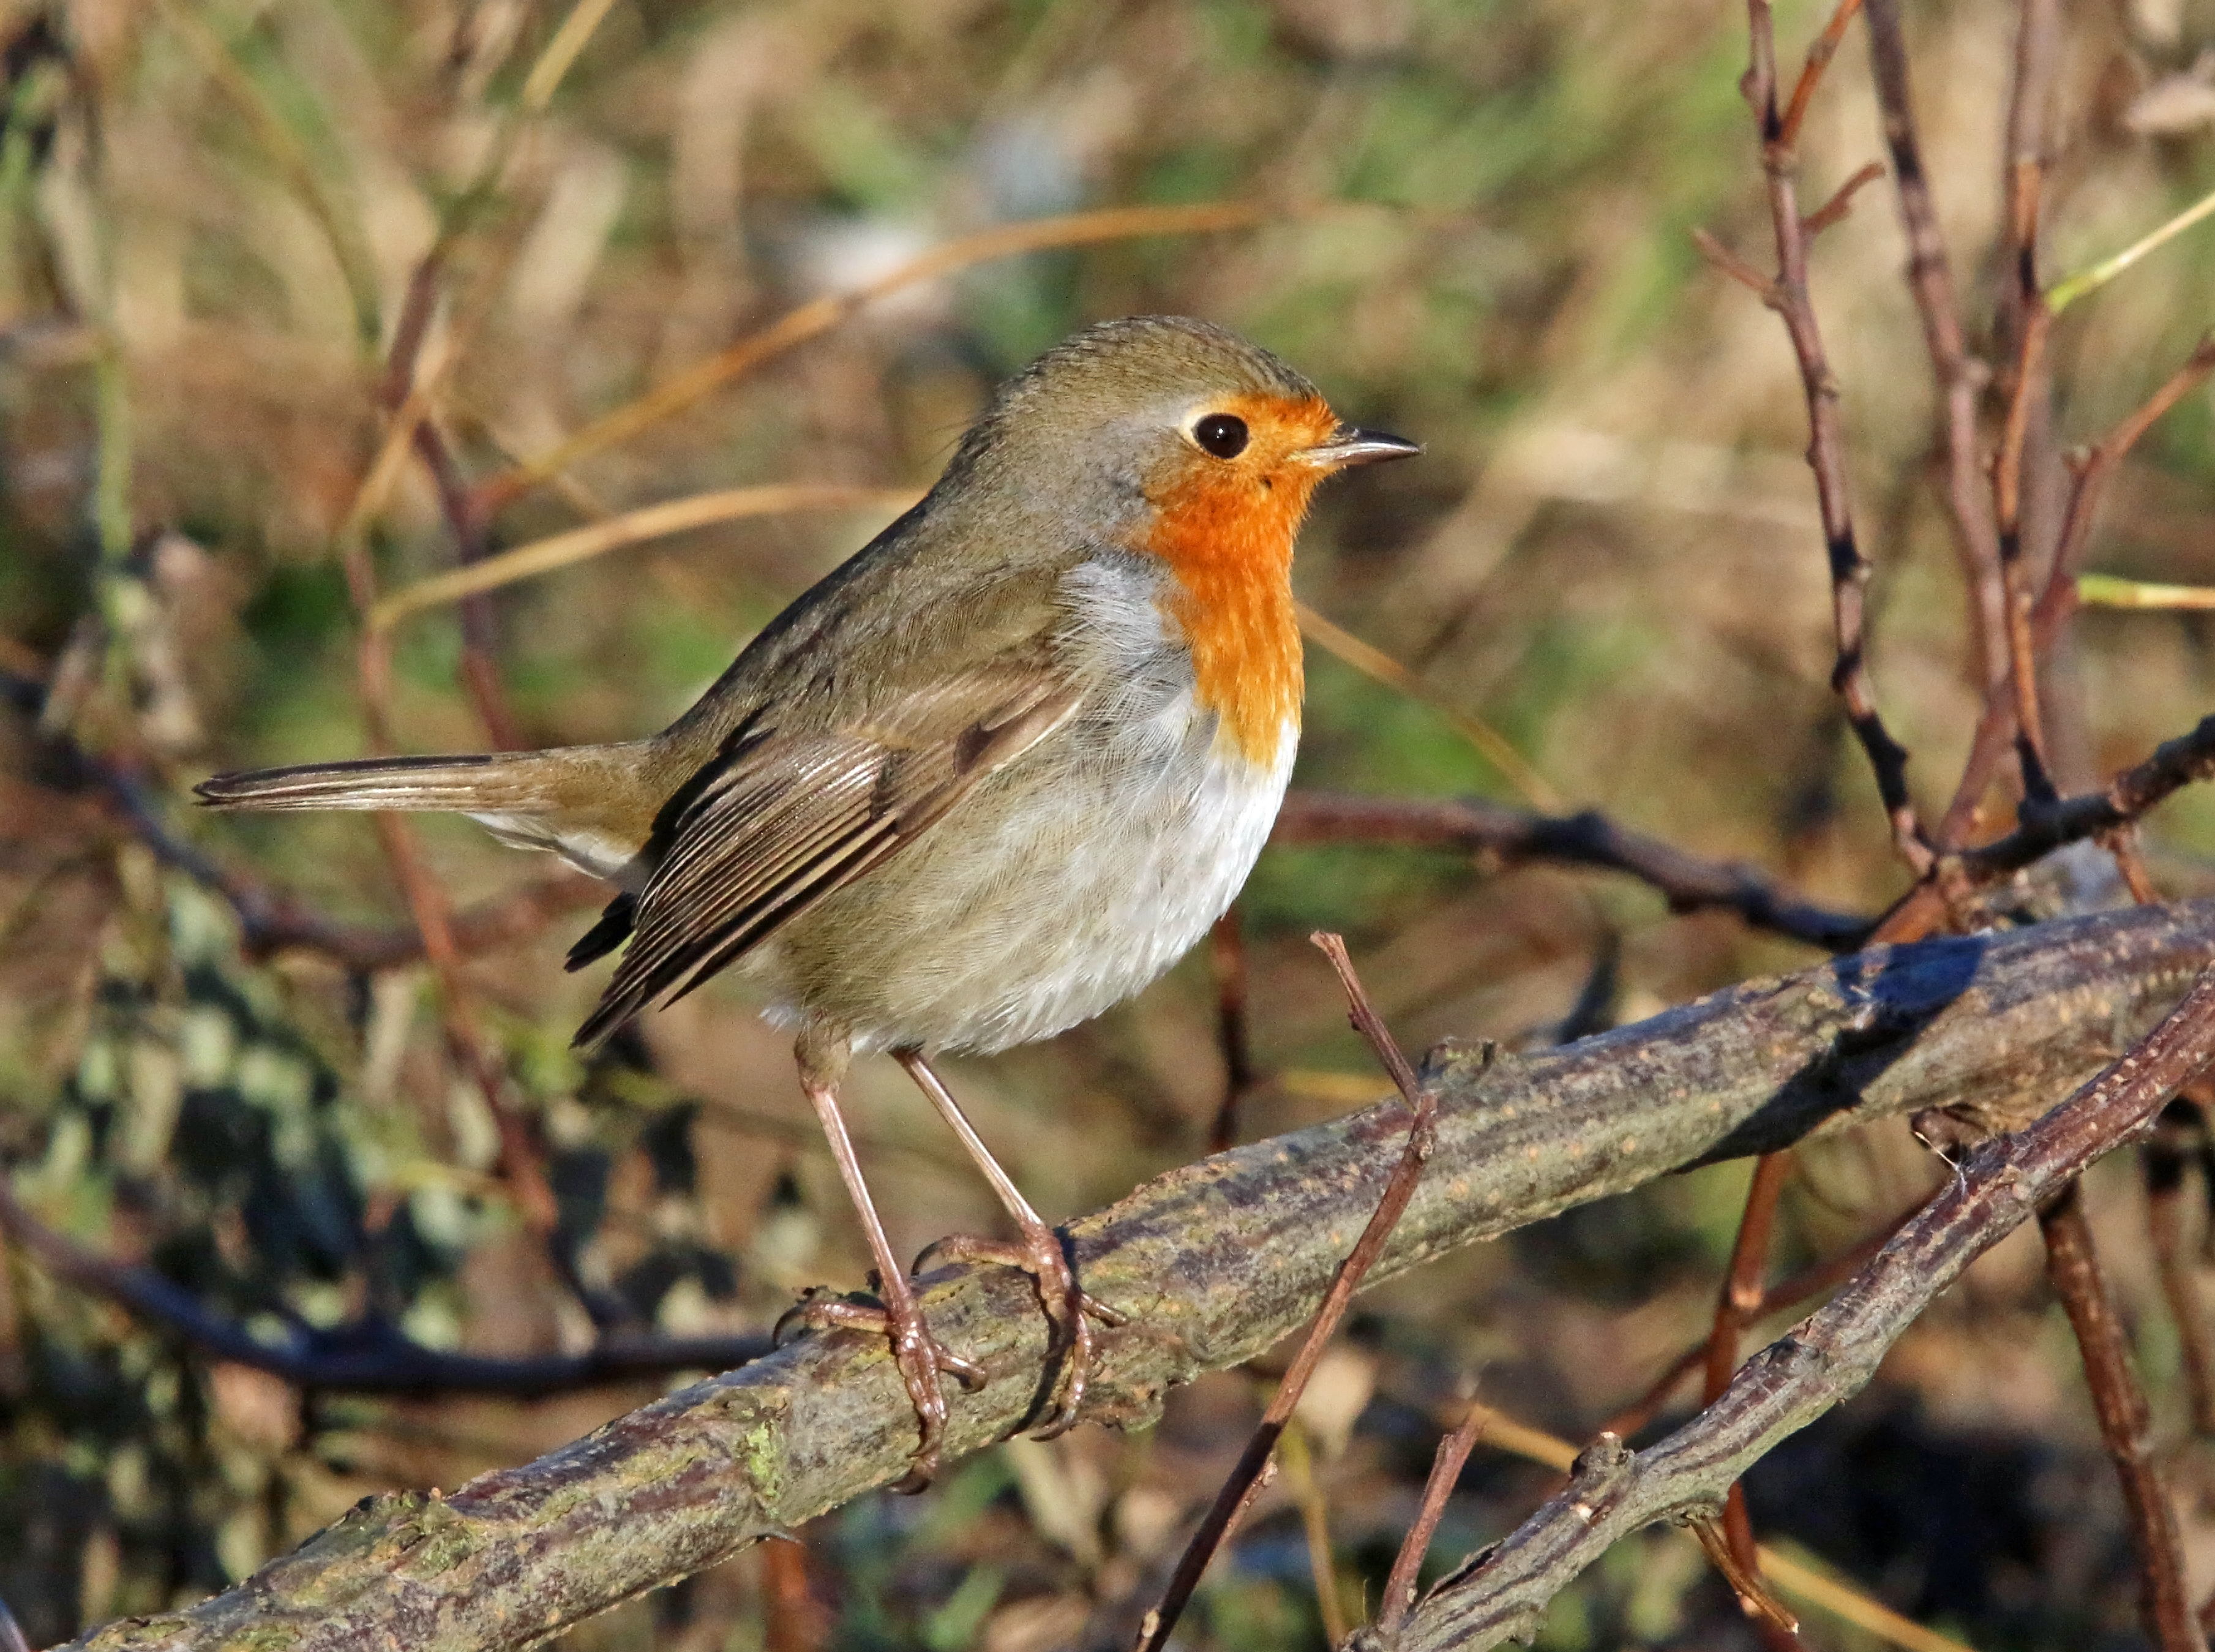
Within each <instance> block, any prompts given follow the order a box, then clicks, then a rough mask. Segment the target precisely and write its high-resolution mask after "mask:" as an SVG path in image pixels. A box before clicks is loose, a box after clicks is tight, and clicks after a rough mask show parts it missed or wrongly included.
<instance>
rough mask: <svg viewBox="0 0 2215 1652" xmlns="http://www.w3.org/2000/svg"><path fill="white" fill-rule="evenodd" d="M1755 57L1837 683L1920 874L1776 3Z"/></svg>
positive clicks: (1754, 12) (1756, 2) (1920, 854)
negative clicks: (1879, 673) (1806, 216)
mask: <svg viewBox="0 0 2215 1652" xmlns="http://www.w3.org/2000/svg"><path fill="white" fill-rule="evenodd" d="M1746 13H1747V29H1748V34H1750V36H1751V38H1752V62H1751V64H1750V66H1749V67H1748V69H1747V71H1746V79H1745V82H1744V83H1743V89H1744V91H1745V93H1746V101H1747V102H1748V103H1749V104H1751V105H1752V108H1753V112H1754V119H1755V121H1756V122H1757V124H1758V129H1759V133H1760V138H1761V166H1762V173H1763V175H1764V179H1765V180H1766V181H1767V187H1768V193H1769V207H1770V223H1771V225H1772V228H1773V230H1774V231H1775V238H1776V266H1777V268H1776V282H1775V284H1774V286H1773V288H1772V296H1771V297H1770V305H1771V307H1772V308H1773V309H1775V310H1776V313H1777V315H1778V316H1780V317H1781V318H1782V321H1783V322H1784V328H1785V331H1786V333H1787V334H1788V335H1789V336H1790V339H1791V341H1792V351H1793V354H1794V356H1795V359H1797V360H1798V362H1799V365H1800V378H1801V384H1802V385H1803V386H1804V389H1805V392H1806V396H1807V423H1808V436H1809V439H1808V446H1807V462H1808V465H1809V467H1810V468H1811V469H1812V470H1813V472H1814V476H1815V495H1816V501H1817V503H1818V505H1819V507H1820V510H1821V513H1822V523H1823V540H1824V544H1825V546H1826V547H1827V549H1828V551H1829V556H1830V567H1831V605H1832V629H1833V630H1834V631H1835V633H1836V636H1837V640H1838V661H1837V664H1836V666H1834V667H1833V668H1832V674H1831V685H1832V688H1833V690H1835V691H1837V693H1838V697H1839V699H1840V700H1841V701H1842V702H1843V703H1844V707H1845V712H1846V721H1847V723H1848V725H1849V726H1850V728H1852V729H1853V731H1854V736H1855V738H1856V740H1858V741H1859V742H1860V744H1861V747H1862V752H1863V754H1864V755H1865V756H1866V757H1867V758H1868V763H1869V767H1870V769H1871V771H1873V772H1874V776H1875V778H1876V786H1877V795H1878V796H1879V797H1880V798H1881V800H1882V801H1883V804H1884V811H1885V817H1886V819H1887V821H1889V823H1890V825H1891V827H1892V838H1893V848H1894V850H1895V851H1897V852H1898V854H1899V857H1900V858H1901V859H1902V860H1903V861H1905V863H1907V866H1908V869H1910V870H1911V871H1912V872H1913V873H1914V874H1915V875H1917V877H1918V878H1919V877H1921V876H1923V875H1925V874H1926V873H1927V872H1929V870H1930V863H1931V853H1930V844H1928V843H1927V842H1926V841H1925V840H1924V834H1923V827H1922V823H1921V822H1920V821H1919V820H1917V817H1916V813H1915V804H1914V801H1913V800H1912V798H1911V797H1910V796H1909V795H1908V790H1907V751H1906V748H1905V747H1904V746H1901V745H1900V744H1899V741H1897V740H1894V739H1893V737H1892V734H1891V733H1890V731H1889V730H1887V728H1886V727H1885V725H1884V719H1883V717H1882V715H1881V714H1880V713H1879V712H1878V710H1877V707H1876V692H1875V689H1874V685H1873V684H1872V683H1871V681H1870V678H1869V671H1868V654H1867V649H1868V636H1867V630H1866V618H1867V611H1868V580H1869V574H1870V568H1869V563H1868V559H1867V558H1866V557H1864V556H1862V551H1861V546H1860V544H1859V542H1858V541H1857V540H1856V537H1855V533H1854V520H1853V507H1852V503H1851V500H1850V488H1849V487H1848V483H1847V474H1846V448H1845V431H1844V426H1843V425H1842V424H1841V422H1840V421H1839V417H1838V380H1837V378H1836V377H1835V376H1834V375H1833V374H1832V372H1831V365H1830V359H1829V358H1828V356H1827V355H1826V354H1825V352H1824V348H1823V335H1822V329H1821V327H1820V326H1819V323H1818V322H1817V321H1816V319H1815V309H1814V304H1813V301H1812V300H1811V299H1810V298H1809V296H1808V289H1807V224H1806V223H1805V222H1804V220H1803V219H1802V218H1801V213H1800V200H1799V195H1798V193H1797V190H1796V188H1795V177H1796V174H1797V171H1798V164H1799V163H1798V158H1797V157H1796V156H1795V154H1794V153H1793V150H1792V147H1791V145H1790V144H1789V143H1788V142H1786V141H1784V127H1783V120H1782V117H1781V116H1780V115H1779V114H1778V112H1777V107H1776V37H1775V21H1774V18H1773V16H1772V15H1771V13H1770V4H1769V0H1747V6H1746Z"/></svg>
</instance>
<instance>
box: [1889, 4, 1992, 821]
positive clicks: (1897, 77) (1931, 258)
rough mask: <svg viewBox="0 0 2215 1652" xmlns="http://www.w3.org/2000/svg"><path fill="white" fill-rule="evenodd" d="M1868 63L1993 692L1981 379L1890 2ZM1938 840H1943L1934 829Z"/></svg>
mask: <svg viewBox="0 0 2215 1652" xmlns="http://www.w3.org/2000/svg"><path fill="white" fill-rule="evenodd" d="M1867 11H1868V36H1869V60H1870V64H1871V67H1872V68H1873V70H1874V75H1875V80H1876V94H1877V102H1878V104H1879V106H1880V107H1881V108H1882V110H1883V113H1884V137H1885V144H1886V146H1887V148H1888V149H1889V150H1891V152H1892V175H1893V181H1894V185H1895V187H1896V189H1897V192H1898V194H1899V216H1900V221H1901V224H1903V226H1904V227H1905V230H1906V234H1907V285H1908V289H1909V291H1910V292H1912V293H1913V294H1914V296H1915V308H1916V310H1917V313H1918V314H1919V315H1920V316H1922V318H1923V339H1924V347H1925V348H1926V349H1927V350H1928V351H1929V352H1930V365H1931V369H1932V372H1934V374H1935V375H1936V378H1937V380H1938V390H1939V396H1940V399H1941V402H1942V406H1943V408H1944V412H1943V414H1942V419H1941V424H1942V429H1943V431H1944V436H1945V448H1946V502H1947V506H1948V516H1949V518H1950V519H1951V520H1952V523H1953V526H1954V549H1955V551H1956V553H1957V554H1958V555H1959V556H1960V560H1961V571H1962V575H1963V578H1964V580H1965V581H1966V583H1967V586H1968V592H1969V609H1970V612H1971V614H1972V616H1973V624H1972V628H1971V636H1972V639H1973V642H1974V644H1975V653H1976V658H1977V661H1978V668H1979V673H1980V676H1981V679H1982V680H1983V682H1984V683H1985V685H1986V687H1987V688H1989V687H1991V686H1992V685H1996V684H1997V682H1998V680H1999V678H2000V674H2001V673H2002V672H2003V671H2004V669H2005V662H2006V659H2007V609H2006V597H2005V594H2004V593H2003V590H2002V586H2001V581H2000V565H1999V562H2000V547H1999V531H1998V530H1997V527H1996V526H1995V525H1993V522H1992V512H1991V495H1990V494H1988V493H1987V492H1986V491H1985V479H1984V472H1983V468H1982V466H1981V464H1979V459H1978V453H1977V397H1978V395H1979V392H1980V391H1981V390H1983V388H1984V384H1985V379H1986V378H1988V377H1989V371H1988V370H1987V369H1986V368H1985V365H1984V364H1983V363H1982V362H1980V361H1978V360H1976V359H1974V358H1973V357H1972V356H1971V355H1970V354H1969V350H1968V346H1967V342H1966V341H1964V339H1963V336H1962V331H1961V315H1960V304H1959V301H1958V300H1957V298H1955V295H1954V272H1953V266H1952V263H1951V262H1950V261H1949V260H1948V256H1947V253H1946V237H1945V234H1944V232H1943V231H1942V230H1941V229H1940V227H1939V223H1938V209H1937V206H1936V202H1935V201H1933V200H1932V199H1931V195H1930V176H1929V175H1928V174H1927V173H1926V172H1925V171H1924V165H1923V144H1922V139H1921V137H1920V136H1919V134H1918V133H1917V127H1916V120H1915V100H1914V95H1913V92H1912V90H1911V87H1910V85H1909V81H1908V68H1907V46H1906V43H1905V39H1904V38H1903V36H1902V34H1901V29H1900V20H1899V0H1868V4H1867ZM1939 841H1940V842H1941V844H1945V843H1947V842H1948V839H1947V838H1946V837H1945V835H1944V832H1943V829H1942V830H1941V833H1940V838H1939Z"/></svg>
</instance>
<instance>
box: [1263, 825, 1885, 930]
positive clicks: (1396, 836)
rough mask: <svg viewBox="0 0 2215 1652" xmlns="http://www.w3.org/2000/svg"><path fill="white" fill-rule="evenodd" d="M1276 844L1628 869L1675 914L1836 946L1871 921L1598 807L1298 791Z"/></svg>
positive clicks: (1274, 837)
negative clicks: (1623, 822) (1551, 810)
mask: <svg viewBox="0 0 2215 1652" xmlns="http://www.w3.org/2000/svg"><path fill="white" fill-rule="evenodd" d="M1270 842H1271V843H1273V844H1324V843H1367V844H1402V845H1404V846H1406V847H1408V848H1415V849H1446V850H1452V851H1456V852H1457V853H1461V854H1467V855H1488V856H1496V857H1499V858H1500V859H1501V860H1503V861H1506V862H1509V863H1518V862H1523V861H1548V862H1556V863H1562V864H1564V865H1569V866H1589V867H1595V868H1598V869H1603V870H1606V871H1613V872H1622V873H1625V874H1627V875H1629V876H1631V877H1635V878H1636V879H1638V880H1639V881H1641V882H1643V883H1646V884H1647V885H1649V886H1650V887H1653V888H1654V889H1655V890H1657V891H1658V892H1659V893H1660V894H1661V895H1662V896H1663V897H1664V899H1666V900H1667V901H1668V903H1669V909H1670V910H1671V911H1672V912H1705V911H1711V910H1716V909H1721V910H1724V911H1728V912H1735V913H1736V914H1737V915H1738V916H1739V918H1743V919H1744V920H1745V921H1746V922H1747V923H1749V924H1752V925H1754V926H1755V927H1756V928H1757V929H1764V930H1772V931H1774V932H1775V933H1776V934H1779V935H1785V936H1789V937H1792V938H1793V939H1794V940H1796V941H1805V942H1806V943H1807V944H1808V945H1810V946H1817V947H1824V948H1827V949H1833V950H1838V949H1846V948H1850V947H1853V946H1856V945H1858V944H1859V943H1861V942H1862V940H1863V939H1864V938H1866V937H1867V936H1868V932H1869V929H1870V926H1871V924H1872V922H1873V920H1871V919H1869V918H1862V917H1858V916H1856V914H1854V913H1851V912H1833V911H1832V910H1830V909H1828V908H1826V907H1822V906H1814V905H1813V904H1811V903H1809V902H1807V901H1804V900H1801V899H1799V898H1798V897H1797V896H1795V895H1794V894H1792V893H1791V892H1790V891H1789V890H1787V889H1785V888H1783V887H1781V886H1780V885H1778V884H1777V883H1776V881H1774V880H1772V879H1771V878H1770V877H1769V876H1768V875H1767V874H1765V873H1763V872H1761V871H1758V870H1757V869H1754V868H1752V867H1749V866H1746V865H1743V864H1740V863H1732V862H1722V861H1709V860H1702V859H1700V858H1699V857H1697V856H1694V855H1688V854H1686V853H1685V852H1684V851H1683V850H1680V849H1678V848H1676V847H1674V846H1673V845H1672V844H1666V843H1664V842H1662V841H1661V840H1660V838H1649V837H1647V835H1646V834H1645V833H1643V832H1634V831H1632V830H1630V829H1629V828H1628V827H1625V826H1617V825H1616V824H1615V823H1614V822H1612V821H1611V820H1608V819H1607V817H1606V816H1604V815H1603V814H1598V813H1597V812H1596V811H1593V810H1590V809H1587V810H1585V811H1582V812H1581V813H1579V814H1537V813H1535V812H1533V811H1531V810H1529V809H1519V808H1509V807H1508V806H1506V804H1502V803H1494V802H1488V801H1485V800H1483V799H1482V798H1474V797H1472V798H1457V799H1451V800H1433V799H1428V798H1421V799H1418V798H1398V797H1364V796H1360V795H1354V794H1351V793H1346V792H1327V791H1304V790H1303V791H1293V792H1291V793H1288V794H1287V795H1286V796H1285V804H1284V808H1282V809H1281V810H1279V813H1278V815H1277V825H1276V830H1275V832H1273V834H1272V836H1271V838H1270Z"/></svg>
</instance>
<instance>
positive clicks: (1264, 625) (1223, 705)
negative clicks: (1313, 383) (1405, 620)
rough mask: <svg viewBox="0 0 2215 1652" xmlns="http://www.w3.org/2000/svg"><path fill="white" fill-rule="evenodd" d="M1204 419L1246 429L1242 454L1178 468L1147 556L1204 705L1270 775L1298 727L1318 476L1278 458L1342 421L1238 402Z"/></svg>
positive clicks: (1311, 407) (1315, 411) (1321, 410)
mask: <svg viewBox="0 0 2215 1652" xmlns="http://www.w3.org/2000/svg"><path fill="white" fill-rule="evenodd" d="M1210 410H1211V411H1219V412H1224V413H1232V414H1236V415H1238V416H1239V417H1240V418H1242V419H1244V420H1245V421H1246V423H1247V426H1248V427H1249V430H1251V431H1252V433H1253V436H1252V440H1251V443H1250V445H1249V448H1248V451H1247V452H1246V453H1244V454H1242V455H1240V457H1239V458H1237V459H1236V460H1232V461H1224V460H1219V459H1213V458H1208V457H1207V456H1206V455H1204V454H1200V453H1199V452H1197V451H1195V452H1194V453H1193V455H1192V456H1191V458H1190V460H1189V461H1188V462H1187V463H1185V464H1181V465H1180V467H1179V468H1178V470H1177V472H1176V474H1175V476H1173V477H1172V478H1170V479H1169V480H1168V481H1167V482H1166V483H1165V485H1163V487H1162V488H1160V489H1159V490H1158V491H1157V492H1156V493H1155V494H1154V495H1153V501H1154V505H1155V507H1156V511H1157V514H1156V517H1155V519H1154V525H1153V530H1152V531H1151V533H1150V535H1149V537H1148V539H1147V544H1146V549H1147V550H1150V551H1151V552H1153V554H1154V555H1156V556H1159V557H1160V558H1161V559H1162V560H1163V562H1167V563H1168V564H1169V568H1170V570H1171V572H1172V573H1174V574H1175V576H1176V591H1175V595H1174V597H1173V598H1172V599H1171V600H1170V602H1169V617H1170V618H1171V619H1172V620H1174V621H1175V623H1177V624H1178V625H1179V626H1180V627H1181V628H1182V629H1183V632H1184V635H1185V637H1186V639H1187V642H1189V643H1190V644H1191V646H1192V667H1193V682H1194V689H1195V692H1196V693H1197V695H1198V697H1199V699H1200V703H1201V704H1202V705H1204V706H1206V707H1207V708H1208V709H1210V710H1212V711H1214V712H1215V713H1216V714H1217V715H1218V716H1220V717H1221V718H1222V720H1223V730H1224V734H1225V735H1226V736H1227V737H1228V738H1229V740H1230V742H1231V744H1232V745H1233V746H1236V749H1237V750H1238V751H1239V752H1241V753H1242V755H1243V756H1244V757H1246V758H1248V759H1249V761H1251V762H1253V763H1256V764H1260V765H1265V766H1266V765H1269V764H1272V763H1273V762H1274V761H1275V760H1276V758H1277V755H1278V749H1279V746H1280V744H1281V743H1282V741H1283V740H1284V738H1285V734H1287V732H1288V731H1292V730H1296V729H1297V728H1298V726H1299V715H1300V688H1301V683H1300V629H1299V622H1298V618H1297V617H1295V616H1294V613H1293V610H1292V541H1293V539H1294V538H1295V537H1297V536H1298V532H1299V528H1300V522H1301V519H1303V518H1304V517H1305V516H1306V514H1307V509H1308V499H1309V496H1310V494H1313V492H1314V491H1315V484H1316V482H1317V481H1319V480H1320V479H1321V472H1319V471H1317V470H1316V469H1315V468H1314V467H1312V466H1310V465H1307V464H1299V463H1297V462H1293V461H1290V460H1288V459H1287V458H1285V455H1287V454H1289V453H1290V452H1292V451H1293V450H1294V449H1296V448H1301V447H1306V446H1310V445H1313V444H1315V443H1316V442H1321V441H1323V440H1326V439H1328V437H1329V436H1330V434H1331V433H1332V431H1333V430H1335V428H1336V427H1337V422H1338V421H1337V420H1336V418H1335V416H1334V415H1332V413H1331V411H1330V409H1329V408H1328V407H1327V406H1325V405H1324V404H1323V403H1322V401H1321V400H1319V399H1304V400H1292V399H1290V398H1286V397H1281V396H1237V397H1233V398H1230V399H1228V400H1226V401H1225V402H1223V403H1222V404H1221V405H1220V406H1219V407H1218V406H1214V405H1212V404H1211V408H1210Z"/></svg>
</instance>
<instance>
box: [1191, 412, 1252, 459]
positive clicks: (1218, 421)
mask: <svg viewBox="0 0 2215 1652" xmlns="http://www.w3.org/2000/svg"><path fill="white" fill-rule="evenodd" d="M1192 439H1193V440H1194V441H1196V442H1198V443H1199V444H1200V447H1201V448H1202V450H1203V451H1206V452H1210V453H1212V454H1214V455H1215V457H1216V458H1218V459H1235V458H1237V457H1238V456H1239V455H1240V454H1241V453H1243V452H1244V451H1246V421H1244V420H1243V419H1241V418H1239V417H1238V416H1237V415H1235V414H1230V413H1211V414H1209V415H1207V417H1206V418H1205V419H1202V420H1201V421H1200V422H1199V423H1198V424H1196V425H1194V426H1193V427H1192Z"/></svg>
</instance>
